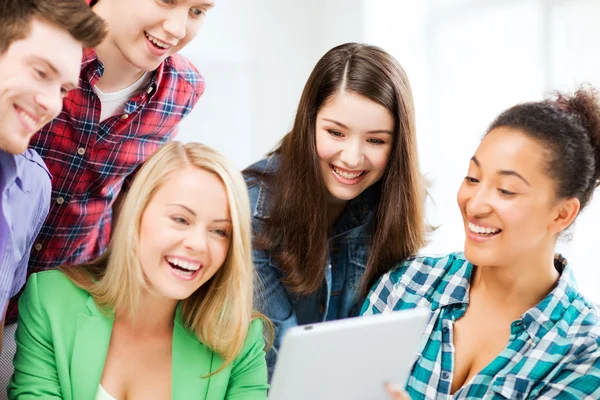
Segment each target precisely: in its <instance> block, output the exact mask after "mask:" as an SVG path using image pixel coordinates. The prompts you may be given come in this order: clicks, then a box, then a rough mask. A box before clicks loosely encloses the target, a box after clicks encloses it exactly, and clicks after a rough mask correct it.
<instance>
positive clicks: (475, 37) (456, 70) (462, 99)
mask: <svg viewBox="0 0 600 400" xmlns="http://www.w3.org/2000/svg"><path fill="white" fill-rule="evenodd" d="M216 3H217V6H216V7H215V9H214V10H212V11H210V12H209V15H208V17H207V19H206V22H205V26H204V27H203V30H202V31H201V32H200V34H199V35H198V37H197V38H196V39H195V41H194V42H192V43H191V44H190V45H188V47H186V48H185V49H184V51H183V54H184V55H185V56H187V57H188V58H190V59H191V60H192V61H193V62H194V63H195V64H196V65H197V66H198V68H199V69H200V71H201V72H202V73H203V75H204V76H205V78H206V81H207V85H206V92H205V94H204V96H203V97H202V98H201V100H200V102H199V104H198V106H197V107H196V108H195V109H194V111H193V112H192V113H191V114H190V116H189V117H188V118H186V119H185V120H184V121H183V123H182V126H181V130H180V135H179V140H182V141H198V142H202V143H206V144H208V145H211V146H213V147H215V148H217V149H219V150H220V151H222V152H223V153H225V154H226V155H227V156H228V157H230V158H231V159H232V160H234V161H235V163H236V165H238V166H239V167H240V168H244V167H246V166H247V165H249V164H251V163H252V162H254V161H256V160H258V159H260V158H261V157H262V156H263V154H264V153H266V152H267V151H268V150H270V149H271V148H272V147H273V146H275V144H276V143H277V142H278V141H279V139H280V138H281V137H282V136H283V135H284V134H285V133H286V132H287V131H288V130H289V128H290V127H291V125H292V121H293V117H294V113H295V109H296V107H297V103H298V100H299V98H300V93H301V91H302V88H303V86H304V83H305V81H306V79H307V78H308V75H309V74H310V71H311V70H312V68H313V66H314V65H315V63H316V62H317V60H318V59H319V58H320V57H321V56H322V55H323V54H324V53H325V52H326V51H327V50H329V49H330V48H331V47H333V46H335V45H338V44H341V43H344V42H348V41H359V42H366V43H370V44H375V45H378V46H380V47H383V48H384V49H385V50H387V51H388V52H390V53H391V54H392V55H394V56H395V57H396V58H397V59H398V60H399V61H400V63H401V64H402V65H403V67H404V68H405V70H406V72H407V74H408V76H409V78H410V81H411V83H412V88H413V93H414V96H415V103H416V110H417V127H418V128H417V130H418V140H419V153H420V159H421V167H422V169H423V172H424V173H425V174H426V175H427V177H428V178H429V179H430V180H431V182H432V185H433V186H432V190H431V194H432V199H433V201H432V202H431V204H429V206H428V218H429V221H430V222H431V223H433V224H435V225H439V226H440V228H439V229H438V231H437V232H436V233H435V234H434V236H433V237H432V240H431V242H430V244H429V246H428V247H427V248H426V249H424V250H423V252H424V253H446V252H450V251H455V250H460V249H462V245H463V240H464V234H463V228H462V222H461V219H460V213H459V211H458V208H457V206H456V202H455V196H456V191H457V189H458V186H459V185H460V183H461V180H462V178H463V177H464V174H465V173H466V169H467V165H468V160H469V158H470V157H471V155H472V153H473V152H474V150H475V148H476V147H477V144H478V143H479V140H480V139H481V136H482V134H483V133H484V132H485V129H486V127H487V125H488V124H489V123H490V122H491V121H492V119H493V118H494V117H495V116H496V115H497V114H499V113H500V112H501V111H502V110H503V109H505V108H507V107H509V106H511V105H514V104H516V103H519V102H523V101H528V100H537V99H541V98H542V97H543V95H544V94H545V93H547V92H548V91H549V90H552V89H561V90H571V89H573V88H575V87H576V86H577V85H578V84H579V83H581V82H590V83H592V84H594V85H596V86H597V87H599V88H600V44H599V43H598V40H599V38H600V23H599V21H600V1H598V0H302V1H300V0H255V1H249V0H216ZM599 229H600V193H599V194H597V198H596V199H595V200H593V201H592V204H590V206H588V208H587V209H586V210H585V211H584V212H583V213H582V215H580V217H579V219H578V221H577V224H576V226H575V227H574V228H573V229H572V233H573V240H572V241H570V242H568V243H561V244H560V246H559V250H560V251H561V252H562V253H563V254H564V255H565V256H566V257H567V259H568V260H569V261H570V263H571V265H572V266H573V267H574V269H575V274H576V278H577V280H578V282H579V286H580V288H581V290H582V291H583V292H584V293H585V294H587V295H588V296H589V297H590V298H591V299H592V300H594V301H595V302H598V303H600V290H599V288H600V262H599V261H598V259H599V256H598V249H597V248H596V246H599V245H600V239H599V235H598V230H599Z"/></svg>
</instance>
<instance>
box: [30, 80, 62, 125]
mask: <svg viewBox="0 0 600 400" xmlns="http://www.w3.org/2000/svg"><path fill="white" fill-rule="evenodd" d="M35 100H36V103H37V105H38V110H36V111H37V113H38V114H39V115H40V116H43V117H44V118H46V119H51V120H52V119H54V118H56V117H57V116H58V114H59V113H60V111H61V110H62V107H63V97H62V95H61V92H60V88H59V89H58V90H48V91H46V92H44V93H39V94H38V95H37V96H36V97H35ZM46 122H47V121H46Z"/></svg>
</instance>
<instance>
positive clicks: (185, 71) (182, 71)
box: [165, 54, 205, 99]
mask: <svg viewBox="0 0 600 400" xmlns="http://www.w3.org/2000/svg"><path fill="white" fill-rule="evenodd" d="M165 68H166V71H168V72H169V73H171V74H173V76H175V77H176V78H177V79H176V80H177V82H180V83H181V84H182V85H186V86H189V87H190V88H191V89H192V90H193V91H194V93H195V95H196V96H195V97H196V99H197V98H199V97H200V96H201V95H202V93H204V87H205V81H204V77H203V76H202V75H201V74H200V72H199V71H198V69H197V68H196V67H195V66H194V64H192V62H191V61H190V60H188V59H187V58H185V57H184V56H182V55H180V54H173V55H172V56H170V57H168V58H167V59H166V60H165Z"/></svg>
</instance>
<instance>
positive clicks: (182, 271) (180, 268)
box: [165, 256, 204, 280]
mask: <svg viewBox="0 0 600 400" xmlns="http://www.w3.org/2000/svg"><path fill="white" fill-rule="evenodd" d="M165 260H166V261H167V263H168V264H169V266H170V267H171V272H172V273H173V274H174V275H175V276H177V277H179V278H182V279H185V280H192V279H194V278H195V277H196V276H198V274H199V273H200V271H201V270H202V268H203V267H204V265H203V264H202V263H200V262H193V261H188V260H184V259H182V258H179V257H173V256H167V257H165Z"/></svg>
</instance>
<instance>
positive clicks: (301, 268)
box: [247, 43, 424, 298]
mask: <svg viewBox="0 0 600 400" xmlns="http://www.w3.org/2000/svg"><path fill="white" fill-rule="evenodd" d="M340 90H344V91H346V92H350V93H356V94H358V95H360V96H363V97H366V98H367V99H369V100H371V101H373V102H375V103H377V104H380V105H382V106H383V107H385V108H386V109H387V110H388V111H389V112H390V113H391V114H392V115H393V116H394V120H395V127H394V141H393V145H392V146H393V148H392V152H391V155H390V160H389V163H388V167H387V170H386V172H385V174H384V176H383V177H382V179H381V181H380V182H377V183H376V185H379V187H378V189H379V190H377V191H378V192H379V195H378V204H377V206H376V210H375V219H374V227H373V232H372V233H371V239H370V240H371V243H370V251H369V258H368V262H367V268H366V271H365V275H364V277H363V279H362V281H361V284H360V288H359V294H360V296H361V297H363V298H364V297H366V295H367V293H368V291H369V289H370V288H371V286H372V285H373V284H374V283H375V282H376V281H377V279H378V278H379V277H380V276H381V275H382V274H383V273H385V272H386V271H387V270H388V269H389V268H390V267H392V266H393V265H394V264H396V263H398V262H400V261H401V260H403V259H405V258H406V257H409V256H411V255H414V254H415V253H416V252H417V251H418V249H419V248H420V247H421V246H422V245H423V244H424V222H423V217H424V215H423V214H424V211H423V207H424V205H423V197H424V188H423V184H422V177H421V173H420V170H419V165H418V160H417V143H416V134H415V116H414V108H413V97H412V92H411V89H410V84H409V82H408V78H407V76H406V74H405V72H404V70H403V69H402V67H401V66H400V64H399V63H398V62H397V61H396V60H395V59H394V58H393V57H392V56H390V55H389V54H387V53H386V52H385V51H383V50H382V49H380V48H378V47H375V46H369V45H364V44H358V43H346V44H343V45H340V46H337V47H335V48H333V49H331V50H329V51H328V52H327V53H326V54H325V55H324V56H323V57H322V58H321V59H320V60H319V61H318V63H317V65H316V66H315V68H314V69H313V71H312V73H311V75H310V77H309V78H308V81H307V83H306V85H305V87H304V91H303V92H302V96H301V98H300V104H299V106H298V111H297V113H296V118H295V121H294V125H293V127H292V130H291V131H290V132H289V133H288V134H287V135H286V136H285V137H284V138H283V140H282V141H281V143H280V145H279V146H278V148H277V149H275V152H276V153H279V155H280V159H281V165H280V168H279V170H278V171H277V172H276V173H275V174H274V175H272V176H269V175H267V176H264V179H267V180H271V181H272V184H270V185H268V186H269V188H271V193H270V195H271V196H272V198H273V201H272V202H271V204H272V208H271V210H270V214H269V218H268V219H267V220H266V221H265V224H264V229H262V231H260V232H258V235H257V237H256V239H255V246H256V247H258V248H261V249H265V250H268V251H270V252H271V254H272V256H273V257H274V259H275V260H276V261H277V262H278V264H279V267H280V268H281V270H282V271H283V272H284V277H283V283H284V284H285V285H286V286H287V287H288V289H289V290H290V291H292V292H294V293H298V294H310V293H313V292H315V291H316V290H317V289H318V288H319V287H320V286H321V285H322V283H323V279H324V277H325V265H326V262H327V254H328V231H329V225H328V218H327V210H326V207H325V204H326V200H325V193H326V190H327V189H326V187H325V185H324V183H323V181H322V177H321V173H320V167H319V161H318V156H317V150H316V142H315V124H316V116H317V113H318V111H319V109H320V108H321V107H322V106H323V104H324V103H325V102H326V101H327V100H328V99H329V98H331V96H333V95H335V94H336V93H338V92H339V91H340ZM247 172H248V173H250V174H252V172H253V171H252V170H248V171H247Z"/></svg>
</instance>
